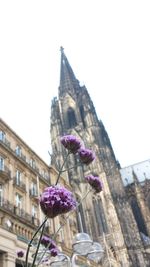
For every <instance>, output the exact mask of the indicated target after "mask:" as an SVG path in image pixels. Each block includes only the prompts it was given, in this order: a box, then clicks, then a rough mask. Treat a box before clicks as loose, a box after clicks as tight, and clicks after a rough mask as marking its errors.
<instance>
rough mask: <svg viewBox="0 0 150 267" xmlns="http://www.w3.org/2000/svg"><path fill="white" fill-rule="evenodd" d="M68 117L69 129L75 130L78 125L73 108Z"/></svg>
mask: <svg viewBox="0 0 150 267" xmlns="http://www.w3.org/2000/svg"><path fill="white" fill-rule="evenodd" d="M67 117H68V127H69V128H73V127H74V126H76V125H77V121H76V115H75V112H74V110H73V108H71V107H70V108H68V111H67Z"/></svg>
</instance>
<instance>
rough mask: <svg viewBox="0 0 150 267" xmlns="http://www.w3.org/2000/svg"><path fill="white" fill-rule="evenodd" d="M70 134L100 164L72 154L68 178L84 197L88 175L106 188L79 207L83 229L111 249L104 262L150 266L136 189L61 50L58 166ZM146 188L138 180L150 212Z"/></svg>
mask: <svg viewBox="0 0 150 267" xmlns="http://www.w3.org/2000/svg"><path fill="white" fill-rule="evenodd" d="M65 134H73V135H75V136H77V137H78V138H80V139H81V140H83V142H84V144H85V146H86V147H87V148H91V149H92V150H94V151H95V153H96V160H95V162H94V163H92V164H90V165H89V166H83V165H80V164H79V161H78V158H76V157H74V155H70V158H69V161H68V162H67V164H66V168H68V172H67V174H66V181H67V182H68V183H70V184H71V186H72V187H73V188H74V192H75V194H76V197H77V198H78V199H79V200H80V199H81V198H82V197H83V195H84V194H85V193H86V192H87V190H88V185H87V183H85V180H84V176H85V175H87V174H90V173H92V174H96V175H99V176H100V177H101V179H102V181H103V192H101V193H100V194H99V195H93V194H92V193H89V195H88V197H87V198H86V199H85V200H84V201H83V204H82V207H80V209H79V210H78V213H77V223H78V231H84V232H87V233H89V234H90V235H91V236H92V237H93V239H94V240H97V241H98V242H101V244H102V245H103V247H104V249H105V256H104V257H103V260H102V261H101V264H102V266H115V267H116V266H124V267H127V266H133V267H146V266H150V261H149V259H148V255H149V254H148V247H147V245H146V244H145V243H144V242H143V239H142V238H141V233H140V230H139V225H138V223H137V220H136V219H137V218H136V217H135V213H134V212H133V208H132V205H131V202H130V201H129V194H130V193H129V192H131V189H128V187H125V186H124V183H123V180H122V176H121V173H120V165H119V163H118V161H117V160H116V158H115V155H114V151H113V149H112V146H111V143H110V140H109V137H108V134H107V132H106V129H105V127H104V125H103V123H102V121H100V120H99V119H98V117H97V114H96V111H95V108H94V105H93V103H92V100H91V98H90V96H89V94H88V91H87V89H86V87H85V86H80V84H79V81H78V80H77V79H76V77H75V75H74V72H73V70H72V68H71V66H70V64H69V62H68V59H67V57H66V55H65V53H64V50H63V48H61V70H60V85H59V92H58V98H56V97H55V98H54V99H53V101H52V105H51V143H52V151H53V157H52V165H53V166H55V168H56V169H57V168H58V167H59V165H61V164H62V162H63V160H64V158H65V155H66V151H65V150H64V149H63V147H62V145H61V144H60V137H61V136H63V135H65ZM56 163H57V164H56ZM72 166H76V167H75V168H71V167H72ZM142 190H144V189H143V188H142V189H141V188H140V187H139V186H138V185H137V184H136V185H135V187H134V189H132V192H133V193H134V194H135V195H136V196H137V197H139V199H138V201H139V202H140V205H141V207H142V209H143V212H144V214H146V212H147V214H149V209H148V211H147V208H145V202H144V193H143V191H142ZM147 190H148V189H147ZM143 217H144V220H143V221H144V222H145V224H146V225H147V228H146V229H147V232H144V233H145V234H149V216H147V217H145V216H144V215H143Z"/></svg>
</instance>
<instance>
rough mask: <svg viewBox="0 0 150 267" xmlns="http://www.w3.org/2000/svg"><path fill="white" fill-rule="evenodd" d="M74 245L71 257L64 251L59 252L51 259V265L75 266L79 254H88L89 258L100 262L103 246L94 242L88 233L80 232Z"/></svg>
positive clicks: (55, 266) (56, 266)
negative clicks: (63, 252)
mask: <svg viewBox="0 0 150 267" xmlns="http://www.w3.org/2000/svg"><path fill="white" fill-rule="evenodd" d="M72 247H73V255H72V256H71V257H68V256H67V255H64V254H62V253H61V254H58V256H56V257H55V258H53V259H52V260H51V261H50V266H53V267H59V266H63V267H74V266H76V264H75V260H76V257H77V256H86V257H87V259H89V260H92V261H94V262H96V263H98V262H99V261H100V259H101V258H102V256H103V253H104V250H103V248H102V246H101V245H100V244H99V243H97V242H93V241H92V239H91V238H90V236H89V235H88V234H86V233H78V234H77V235H76V236H75V238H74V241H73V245H72Z"/></svg>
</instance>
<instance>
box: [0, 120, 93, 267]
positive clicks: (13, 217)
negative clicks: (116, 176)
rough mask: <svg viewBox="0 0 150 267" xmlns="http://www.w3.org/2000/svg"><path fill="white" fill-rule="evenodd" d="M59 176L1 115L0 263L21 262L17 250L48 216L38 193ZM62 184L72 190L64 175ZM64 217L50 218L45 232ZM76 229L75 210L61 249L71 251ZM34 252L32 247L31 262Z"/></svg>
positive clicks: (60, 242) (10, 265) (51, 231)
mask: <svg viewBox="0 0 150 267" xmlns="http://www.w3.org/2000/svg"><path fill="white" fill-rule="evenodd" d="M57 176H58V173H57V171H56V170H55V168H52V167H51V166H48V165H47V164H46V163H45V162H44V161H43V160H42V159H41V158H40V157H39V156H38V155H37V154H36V153H35V152H34V151H33V150H32V149H31V148H30V147H29V146H28V145H27V144H26V143H25V142H24V141H23V140H22V139H21V138H20V137H19V136H18V135H17V134H16V133H15V132H14V131H13V130H12V129H11V128H10V127H9V126H8V125H7V124H6V123H5V122H4V121H3V120H2V119H0V267H15V266H16V267H20V266H22V265H20V261H19V258H18V257H17V254H16V252H17V250H23V251H24V252H26V249H27V243H28V242H29V240H30V239H31V237H32V236H33V234H34V232H35V230H36V229H37V228H38V226H39V225H40V223H42V222H43V220H44V217H45V216H44V214H43V213H42V212H41V209H40V207H39V204H38V197H39V195H40V194H41V192H42V191H43V189H44V188H45V187H47V186H49V185H51V184H55V182H56V179H57ZM61 184H62V185H64V186H65V187H67V188H68V189H69V190H71V187H70V186H69V184H67V183H66V181H65V179H64V178H63V177H61ZM64 219H65V218H64V216H58V217H56V218H55V219H53V220H48V222H47V224H46V227H45V235H48V236H50V235H52V234H54V233H55V232H57V230H58V228H59V227H60V225H62V224H64ZM76 233H77V227H76V219H75V214H72V215H71V216H70V217H69V219H68V221H67V223H66V224H65V225H64V227H63V228H62V229H61V230H60V231H59V233H58V236H57V239H56V240H57V245H58V246H59V247H60V249H61V250H63V251H64V252H66V253H67V254H69V255H71V253H72V240H73V237H74V235H75V234H76ZM32 253H33V249H32V248H31V253H30V257H29V261H30V262H31V261H32V258H31V256H32ZM23 261H25V257H24V258H23ZM82 261H83V260H82ZM83 262H84V261H83ZM89 266H94V265H91V264H90V265H89Z"/></svg>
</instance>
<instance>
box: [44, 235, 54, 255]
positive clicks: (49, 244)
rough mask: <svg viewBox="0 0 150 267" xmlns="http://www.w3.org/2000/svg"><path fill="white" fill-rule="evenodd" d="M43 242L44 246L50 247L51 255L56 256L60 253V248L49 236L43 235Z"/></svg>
mask: <svg viewBox="0 0 150 267" xmlns="http://www.w3.org/2000/svg"><path fill="white" fill-rule="evenodd" d="M41 244H42V245H43V246H44V247H48V249H49V252H50V253H51V256H53V257H55V256H57V254H58V248H57V246H56V244H55V242H54V241H53V240H52V239H51V238H50V237H48V236H42V238H41Z"/></svg>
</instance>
